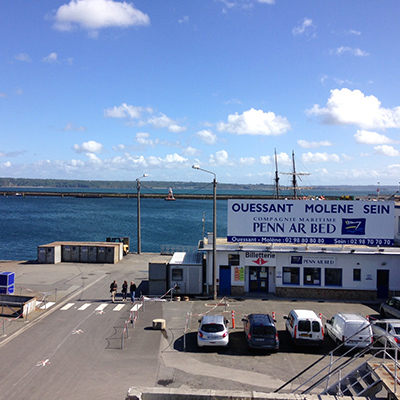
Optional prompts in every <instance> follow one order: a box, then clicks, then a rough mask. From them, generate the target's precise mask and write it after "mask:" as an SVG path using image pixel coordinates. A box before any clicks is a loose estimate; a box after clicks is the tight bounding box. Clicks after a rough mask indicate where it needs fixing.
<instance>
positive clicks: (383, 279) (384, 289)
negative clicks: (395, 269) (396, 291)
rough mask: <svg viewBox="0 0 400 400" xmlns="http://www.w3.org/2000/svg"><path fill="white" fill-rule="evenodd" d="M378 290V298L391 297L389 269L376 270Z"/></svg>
mask: <svg viewBox="0 0 400 400" xmlns="http://www.w3.org/2000/svg"><path fill="white" fill-rule="evenodd" d="M376 292H377V293H376V295H377V297H378V299H387V298H388V297H389V270H387V269H378V270H377V271H376Z"/></svg>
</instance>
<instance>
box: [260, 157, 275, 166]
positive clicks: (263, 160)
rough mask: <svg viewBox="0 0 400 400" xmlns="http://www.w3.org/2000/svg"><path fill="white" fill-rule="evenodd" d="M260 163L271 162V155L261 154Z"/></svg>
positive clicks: (267, 163) (266, 163)
mask: <svg viewBox="0 0 400 400" xmlns="http://www.w3.org/2000/svg"><path fill="white" fill-rule="evenodd" d="M260 164H263V165H270V164H272V157H271V156H261V157H260Z"/></svg>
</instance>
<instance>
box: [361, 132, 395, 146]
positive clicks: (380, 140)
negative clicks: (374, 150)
mask: <svg viewBox="0 0 400 400" xmlns="http://www.w3.org/2000/svg"><path fill="white" fill-rule="evenodd" d="M354 138H355V139H356V141H357V143H363V144H386V143H391V142H392V140H391V139H389V138H388V137H387V136H386V135H381V134H380V133H377V132H371V131H365V130H358V131H357V133H356V134H355V135H354Z"/></svg>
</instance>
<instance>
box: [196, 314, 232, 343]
mask: <svg viewBox="0 0 400 400" xmlns="http://www.w3.org/2000/svg"><path fill="white" fill-rule="evenodd" d="M199 322H200V327H199V331H198V332H197V345H198V346H199V347H203V346H225V347H226V346H228V345H229V332H228V322H229V321H228V320H227V319H226V318H225V317H224V316H222V315H204V316H203V318H202V319H201V320H199Z"/></svg>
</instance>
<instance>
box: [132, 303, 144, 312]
mask: <svg viewBox="0 0 400 400" xmlns="http://www.w3.org/2000/svg"><path fill="white" fill-rule="evenodd" d="M141 308H142V305H141V304H135V305H134V306H133V307H132V308H131V311H139V310H140V309H141Z"/></svg>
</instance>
